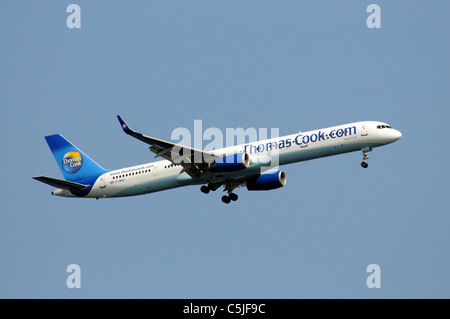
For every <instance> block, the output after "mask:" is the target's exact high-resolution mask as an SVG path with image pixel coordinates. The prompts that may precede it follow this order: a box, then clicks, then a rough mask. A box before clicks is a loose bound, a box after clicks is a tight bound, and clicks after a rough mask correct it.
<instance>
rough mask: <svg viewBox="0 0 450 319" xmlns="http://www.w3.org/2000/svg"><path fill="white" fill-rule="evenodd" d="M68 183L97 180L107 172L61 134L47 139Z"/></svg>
mask: <svg viewBox="0 0 450 319" xmlns="http://www.w3.org/2000/svg"><path fill="white" fill-rule="evenodd" d="M45 140H46V141H47V144H48V146H49V147H50V150H51V151H52V153H53V156H54V157H55V160H56V163H58V166H59V169H60V170H61V172H62V173H63V175H64V178H65V179H66V181H70V182H81V181H85V180H92V179H94V178H95V179H97V177H99V176H100V175H102V174H104V173H106V172H107V171H106V170H105V169H104V168H103V167H101V166H100V165H98V164H97V163H96V162H94V161H93V160H92V159H91V158H90V157H89V156H87V155H86V154H84V153H83V152H82V151H81V150H80V149H78V148H77V147H76V146H74V145H73V144H71V143H70V142H69V141H68V140H66V139H65V138H64V137H62V136H61V135H59V134H55V135H49V136H46V137H45Z"/></svg>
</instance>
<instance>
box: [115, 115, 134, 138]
mask: <svg viewBox="0 0 450 319" xmlns="http://www.w3.org/2000/svg"><path fill="white" fill-rule="evenodd" d="M117 118H118V119H119V123H120V126H122V129H123V131H124V132H125V133H127V134H129V133H131V132H132V131H131V129H130V128H129V126H128V125H127V123H125V121H124V120H123V119H122V117H121V116H120V115H117Z"/></svg>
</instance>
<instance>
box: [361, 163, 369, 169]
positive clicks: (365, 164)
mask: <svg viewBox="0 0 450 319" xmlns="http://www.w3.org/2000/svg"><path fill="white" fill-rule="evenodd" d="M361 166H362V167H364V168H367V167H369V164H367V162H361Z"/></svg>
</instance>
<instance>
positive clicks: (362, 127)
mask: <svg viewBox="0 0 450 319" xmlns="http://www.w3.org/2000/svg"><path fill="white" fill-rule="evenodd" d="M367 134H369V132H368V130H367V124H366V123H362V124H361V136H366V135H367Z"/></svg>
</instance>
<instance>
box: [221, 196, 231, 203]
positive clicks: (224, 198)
mask: <svg viewBox="0 0 450 319" xmlns="http://www.w3.org/2000/svg"><path fill="white" fill-rule="evenodd" d="M222 202H224V203H225V204H229V203H230V202H231V198H230V197H228V196H227V195H223V196H222Z"/></svg>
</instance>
